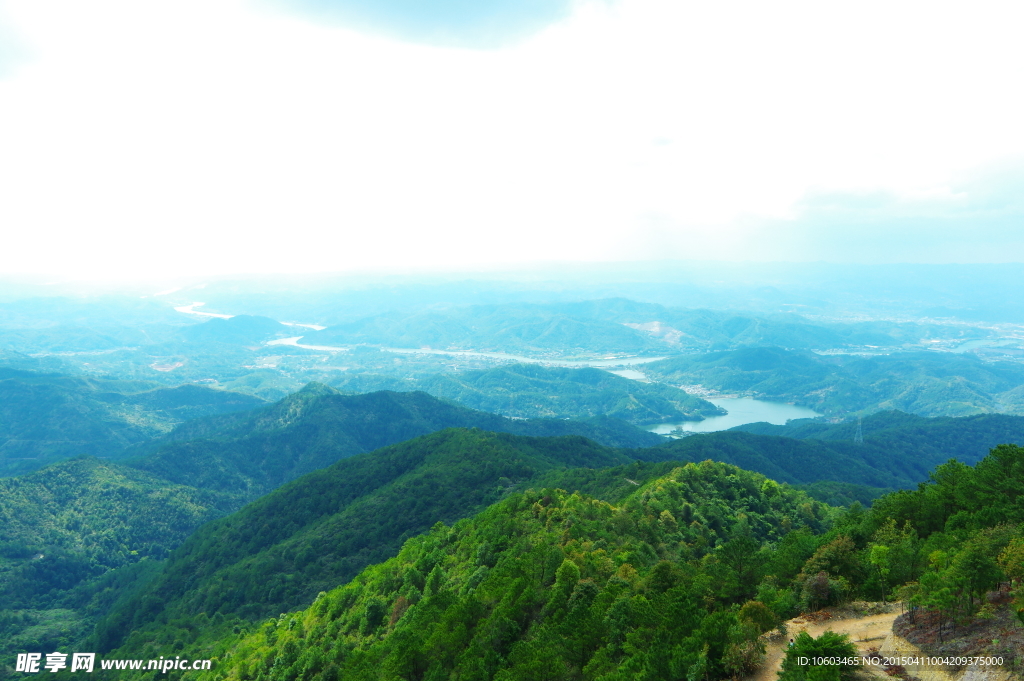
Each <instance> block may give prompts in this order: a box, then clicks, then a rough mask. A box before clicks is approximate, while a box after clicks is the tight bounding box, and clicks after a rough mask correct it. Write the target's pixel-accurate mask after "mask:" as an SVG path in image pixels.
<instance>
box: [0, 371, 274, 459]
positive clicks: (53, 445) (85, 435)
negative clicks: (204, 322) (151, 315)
mask: <svg viewBox="0 0 1024 681" xmlns="http://www.w3.org/2000/svg"><path fill="white" fill-rule="evenodd" d="M262 404H264V402H263V400H260V399H258V398H255V397H251V396H249V395H243V394H240V393H234V392H229V391H225V390H214V389H211V388H204V387H200V386H193V385H185V386H180V387H178V388H164V387H162V386H160V385H159V384H154V383H149V382H145V381H113V380H103V379H91V378H78V377H70V376H63V375H60V374H44V373H36V372H30V371H21V370H16V369H9V368H0V475H15V474H18V473H24V472H28V471H31V470H35V469H37V468H41V467H43V466H45V465H47V464H49V463H52V462H54V461H60V460H62V459H67V458H71V457H75V456H81V455H86V454H88V455H94V456H103V457H111V456H116V455H117V454H118V453H119V452H120V451H121V450H122V449H124V448H125V447H127V446H129V445H132V444H134V443H139V442H144V441H146V440H148V439H150V438H152V437H154V436H157V435H160V434H162V433H165V432H167V431H169V430H171V428H173V427H174V426H175V425H177V424H179V423H181V422H183V421H185V420H187V419H190V418H195V417H200V416H208V415H211V414H221V413H226V412H232V411H242V410H250V409H253V408H255V407H258V406H260V405H262Z"/></svg>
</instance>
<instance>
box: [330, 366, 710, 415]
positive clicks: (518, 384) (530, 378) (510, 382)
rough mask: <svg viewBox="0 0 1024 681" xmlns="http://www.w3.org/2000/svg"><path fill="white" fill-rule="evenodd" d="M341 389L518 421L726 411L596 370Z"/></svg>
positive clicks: (365, 378) (502, 371)
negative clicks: (413, 395) (410, 397)
mask: <svg viewBox="0 0 1024 681" xmlns="http://www.w3.org/2000/svg"><path fill="white" fill-rule="evenodd" d="M334 385H335V386H336V387H338V388H340V389H343V390H355V391H358V392H366V391H368V390H375V389H376V390H379V389H387V390H422V391H423V392H426V393H429V394H431V395H435V396H437V397H441V398H444V399H448V400H453V401H455V402H458V403H459V404H462V405H465V406H467V407H470V408H472V409H480V410H483V411H489V412H492V413H495V414H502V415H504V416H512V417H518V418H538V417H553V418H568V419H585V418H593V417H595V416H610V417H612V418H618V419H621V420H623V421H627V422H629V423H634V424H637V425H646V424H651V423H670V422H676V421H699V420H701V419H703V418H704V417H707V416H716V415H720V414H723V413H724V412H723V411H722V410H721V409H719V408H718V407H716V406H715V405H713V404H711V403H710V402H707V401H706V400H702V399H700V398H699V397H695V396H693V395H690V394H689V393H686V392H685V391H683V390H680V389H678V388H674V387H672V386H669V385H666V384H663V383H642V382H639V381H634V380H630V379H628V378H623V377H621V376H616V375H615V374H612V373H609V372H607V371H602V370H600V369H594V368H584V369H567V368H561V367H545V366H539V365H536V364H516V365H511V366H503V367H498V368H495V369H487V370H482V371H463V372H457V373H444V374H432V375H428V376H421V377H417V378H405V379H399V378H394V377H388V376H379V375H366V374H362V375H360V374H357V375H355V376H352V377H350V378H346V379H345V380H344V381H340V382H337V383H335V384H334Z"/></svg>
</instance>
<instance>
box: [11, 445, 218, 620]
mask: <svg viewBox="0 0 1024 681" xmlns="http://www.w3.org/2000/svg"><path fill="white" fill-rule="evenodd" d="M231 509H232V502H231V500H229V499H227V498H226V497H225V496H224V495H221V494H218V493H217V492H213V491H210V490H198V489H194V488H190V487H184V486H181V485H174V484H171V483H168V482H166V481H164V480H160V479H158V478H155V477H153V476H151V475H149V474H147V473H143V472H142V471H139V470H136V469H133V468H129V467H126V466H122V465H118V464H114V463H110V462H106V461H100V460H98V459H94V458H81V459H74V460H72V461H65V462H61V463H57V464H53V465H51V466H49V467H47V468H45V469H43V470H40V471H36V472H34V473H30V474H28V475H24V476H20V477H17V478H6V479H3V480H0V602H2V603H3V606H4V607H5V608H16V607H21V608H41V607H45V606H47V605H52V603H53V602H55V601H59V600H60V598H61V597H63V595H64V594H65V592H67V591H69V590H70V589H72V588H74V587H75V586H76V585H78V584H79V583H80V582H82V581H83V580H86V579H89V578H92V577H95V576H97V575H100V574H102V573H104V572H106V571H109V570H112V569H115V568H119V567H123V566H125V565H128V564H131V563H134V562H136V561H138V560H141V559H143V558H156V559H160V558H164V557H165V556H166V554H167V551H168V550H169V549H170V548H173V547H174V546H177V545H178V544H179V543H180V542H181V541H182V540H184V539H185V537H187V536H189V535H190V534H191V533H192V532H193V531H194V530H195V529H196V528H197V527H199V526H200V525H201V524H203V523H204V522H206V521H207V520H210V519H212V518H215V517H218V516H221V515H223V514H224V513H226V512H228V511H230V510H231Z"/></svg>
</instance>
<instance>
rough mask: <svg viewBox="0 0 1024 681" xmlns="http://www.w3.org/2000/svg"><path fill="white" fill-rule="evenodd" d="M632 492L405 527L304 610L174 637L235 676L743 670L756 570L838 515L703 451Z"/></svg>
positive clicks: (771, 579)
mask: <svg viewBox="0 0 1024 681" xmlns="http://www.w3.org/2000/svg"><path fill="white" fill-rule="evenodd" d="M634 490H635V491H634V493H633V494H631V495H630V496H629V497H627V498H626V499H620V500H617V501H616V502H615V503H614V504H612V503H608V502H605V501H599V500H597V499H594V498H592V497H588V496H585V495H581V494H569V493H567V492H564V491H561V490H556V489H544V490H537V491H527V492H525V493H516V494H513V495H511V496H510V497H509V498H507V499H505V500H504V501H502V502H501V503H499V504H496V505H494V506H492V507H491V508H489V509H487V510H486V511H485V512H483V513H482V514H480V515H479V516H477V517H476V518H473V519H471V520H465V521H461V522H459V523H456V524H455V525H454V526H453V527H446V526H444V525H441V524H438V525H436V526H435V527H434V528H433V529H432V530H431V531H430V532H429V533H428V534H425V535H422V536H420V537H417V538H414V539H411V540H410V541H408V542H407V543H406V544H405V546H404V547H403V549H402V550H401V552H400V553H399V554H398V556H397V557H395V558H392V559H391V560H389V561H387V562H385V563H383V564H380V565H376V566H374V567H371V568H368V569H367V570H365V571H363V572H362V573H361V574H360V575H358V576H357V577H356V578H355V579H354V580H353V581H352V582H350V583H349V584H347V585H345V586H342V587H340V588H337V589H335V590H333V591H330V592H328V593H324V594H320V595H319V596H317V597H316V599H315V602H314V603H313V605H312V607H310V608H309V609H308V610H306V611H304V612H299V613H295V614H289V615H282V616H281V617H280V618H272V619H270V620H268V621H266V622H265V623H264V624H262V625H259V626H247V627H244V628H240V629H239V630H238V631H239V633H238V634H232V633H231V630H230V629H227V626H229V625H227V626H225V627H224V628H225V629H227V630H226V631H225V633H226V637H225V638H223V639H221V640H219V641H215V640H211V639H212V638H213V637H209V634H210V633H212V632H213V631H215V630H216V626H215V625H214V626H211V627H209V629H208V630H207V637H208V638H205V639H204V636H203V633H202V632H198V636H197V639H196V640H195V642H189V641H187V640H182V648H183V649H184V650H185V651H187V652H188V654H189V655H191V656H193V657H201V656H207V657H216V658H217V660H218V665H219V666H218V668H217V670H216V673H217V674H219V675H221V676H220V678H227V679H256V678H260V677H261V676H262V677H266V678H276V677H277V676H278V675H279V676H280V678H289V679H301V680H306V679H322V680H323V681H328V680H330V681H338V680H341V679H344V680H345V681H355V680H359V679H397V678H408V679H425V678H477V679H492V678H493V679H509V680H511V679H522V680H523V681H526V680H529V681H536V680H538V679H571V678H594V679H598V678H600V679H607V680H608V681H611V680H612V679H650V680H652V681H653V680H655V679H656V680H658V681H663V680H664V679H673V678H686V677H687V674H690V675H691V676H692V677H693V678H702V677H706V678H711V679H717V678H722V677H724V676H736V675H744V674H746V673H749V672H750V671H751V670H752V669H753V666H754V665H755V664H756V662H757V660H758V655H757V650H758V648H757V646H756V644H755V643H754V642H755V641H756V639H757V636H758V635H759V634H760V633H761V632H762V631H764V630H765V629H767V628H770V627H771V626H773V625H774V624H775V623H776V622H778V615H777V614H776V612H775V611H773V610H772V609H771V608H769V607H768V606H766V605H764V604H763V603H759V604H757V605H744V607H743V608H740V607H739V606H740V605H743V604H745V603H747V602H748V601H750V600H752V599H753V598H754V596H755V595H756V594H757V590H758V581H759V579H760V578H762V577H763V578H764V579H765V580H766V583H768V584H776V585H782V584H788V583H789V582H790V581H791V580H792V579H793V578H794V577H795V576H797V575H798V574H799V573H800V571H801V568H802V567H803V565H804V563H805V561H806V560H807V559H808V558H809V557H810V555H811V554H813V553H814V551H815V549H816V548H817V546H818V545H819V544H820V543H821V541H820V540H819V539H817V536H818V535H820V534H821V533H822V532H824V531H826V530H827V529H828V528H829V526H830V524H831V520H832V510H831V509H829V508H828V507H826V506H823V505H821V504H818V503H817V502H814V501H812V500H810V499H808V498H807V497H806V496H804V495H803V494H801V493H799V492H796V491H794V490H791V489H786V488H783V487H779V486H778V485H776V484H775V483H772V482H771V481H768V480H766V479H765V478H764V477H763V476H760V475H757V474H754V473H749V472H747V471H742V470H739V469H737V468H735V467H732V466H729V465H727V464H720V463H712V462H705V463H701V464H697V465H687V466H684V467H679V468H675V469H674V470H672V471H670V472H668V474H667V475H664V476H663V477H659V478H656V479H653V480H651V481H649V482H647V483H646V484H643V485H641V486H640V487H635V488H634ZM765 542H769V543H768V544H765ZM775 590H776V591H777V592H778V591H780V589H779V588H777V587H776V589H775ZM773 605H775V604H774V603H773ZM779 609H780V610H782V608H779ZM171 631H173V629H172V628H171V627H167V628H165V629H163V630H162V631H161V632H159V633H163V634H168V633H170V632H171ZM127 650H128V649H125V650H122V651H118V653H117V654H127V652H126V651H127ZM151 651H152V652H156V650H152V649H151ZM147 654H148V653H147ZM183 654H184V653H183ZM186 676H188V675H186ZM197 676H198V677H199V678H211V679H212V678H213V676H212V675H209V676H206V677H203V676H201V675H191V677H190V678H196V677H197Z"/></svg>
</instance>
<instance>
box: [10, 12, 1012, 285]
mask: <svg viewBox="0 0 1024 681" xmlns="http://www.w3.org/2000/svg"><path fill="white" fill-rule="evenodd" d="M1022 19H1024V8H1022V7H1021V6H1020V5H1019V3H1014V2H973V3H952V2H935V1H929V2H901V1H899V0H886V1H884V2H873V1H870V0H867V1H863V2H856V3H854V2H844V3H831V2H830V3H823V2H820V0H814V1H809V2H795V1H791V0H779V1H778V2H772V3H765V2H746V1H743V2H738V1H733V0H722V1H721V2H714V3H708V2H689V1H686V0H667V1H663V0H550V1H548V0H524V1H520V2H514V1H513V0H437V1H431V2H422V1H420V2H417V1H415V0H201V1H199V0H178V1H176V2H174V3H169V2H156V1H153V0H92V1H90V2H88V3H83V2H80V0H0V237H2V242H0V274H17V273H50V274H57V275H61V276H68V277H80V278H126V279H127V278H139V277H147V276H157V275H168V274H176V273H179V274H189V275H192V274H219V273H237V272H329V271H363V270H374V269H377V270H391V271H413V270H432V269H469V270H471V269H479V268H486V267H501V266H506V265H509V264H512V263H525V262H532V261H552V262H554V261H583V262H601V261H645V260H665V259H686V260H730V261H743V260H750V261H826V262H866V263H893V262H935V263H940V262H941V263H945V262H969V263H978V262H1022V261H1024V198H1022V192H1021V189H1024V126H1022V125H1021V124H1020V121H1022V120H1024V92H1022V90H1021V88H1020V83H1022V82H1024V41H1021V40H1019V36H1018V35H1017V33H1018V27H1019V26H1020V23H1021V20H1022Z"/></svg>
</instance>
